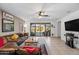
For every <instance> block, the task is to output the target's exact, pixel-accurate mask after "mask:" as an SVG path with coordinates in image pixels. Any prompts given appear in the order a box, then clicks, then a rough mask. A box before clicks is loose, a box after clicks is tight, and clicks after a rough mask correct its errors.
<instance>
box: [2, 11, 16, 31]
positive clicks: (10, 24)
mask: <svg viewBox="0 0 79 59" xmlns="http://www.w3.org/2000/svg"><path fill="white" fill-rule="evenodd" d="M11 31H14V19H13V16H12V15H10V14H8V13H6V12H2V32H11Z"/></svg>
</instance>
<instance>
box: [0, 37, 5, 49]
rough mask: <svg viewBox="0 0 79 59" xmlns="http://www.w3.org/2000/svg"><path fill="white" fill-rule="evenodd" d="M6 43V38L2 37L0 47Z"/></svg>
mask: <svg viewBox="0 0 79 59" xmlns="http://www.w3.org/2000/svg"><path fill="white" fill-rule="evenodd" d="M3 45H4V38H3V37H0V48H1V47H2V46H3Z"/></svg>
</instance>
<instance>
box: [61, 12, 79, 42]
mask: <svg viewBox="0 0 79 59" xmlns="http://www.w3.org/2000/svg"><path fill="white" fill-rule="evenodd" d="M77 18H79V11H76V12H73V13H71V14H69V15H67V16H66V17H64V18H63V19H61V39H62V40H64V41H65V40H66V38H65V36H64V34H65V33H67V32H68V33H74V34H75V36H79V32H74V31H65V25H64V22H66V21H69V20H74V19H77Z"/></svg>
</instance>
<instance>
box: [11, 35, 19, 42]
mask: <svg viewBox="0 0 79 59" xmlns="http://www.w3.org/2000/svg"><path fill="white" fill-rule="evenodd" d="M18 38H19V36H18V35H17V34H13V36H12V37H11V39H12V40H14V41H17V40H18Z"/></svg>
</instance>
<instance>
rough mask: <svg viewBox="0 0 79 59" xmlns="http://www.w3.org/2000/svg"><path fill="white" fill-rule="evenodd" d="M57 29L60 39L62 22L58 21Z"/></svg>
mask: <svg viewBox="0 0 79 59" xmlns="http://www.w3.org/2000/svg"><path fill="white" fill-rule="evenodd" d="M57 27H58V29H57V33H58V37H60V38H61V21H58V25H57Z"/></svg>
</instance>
